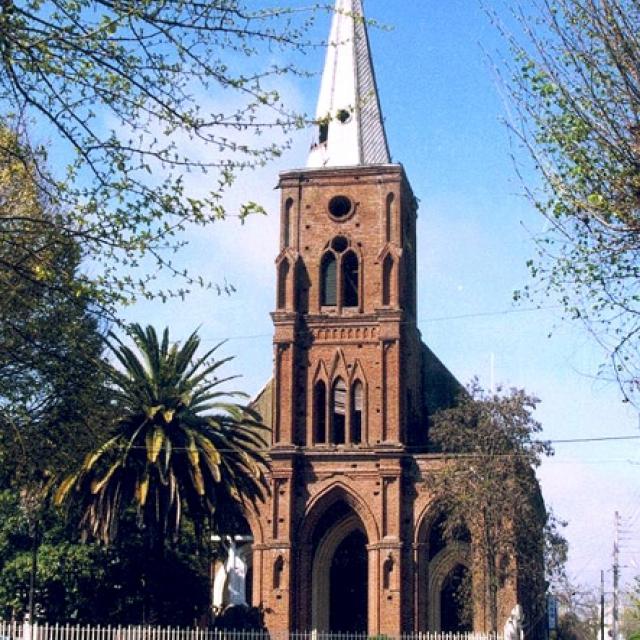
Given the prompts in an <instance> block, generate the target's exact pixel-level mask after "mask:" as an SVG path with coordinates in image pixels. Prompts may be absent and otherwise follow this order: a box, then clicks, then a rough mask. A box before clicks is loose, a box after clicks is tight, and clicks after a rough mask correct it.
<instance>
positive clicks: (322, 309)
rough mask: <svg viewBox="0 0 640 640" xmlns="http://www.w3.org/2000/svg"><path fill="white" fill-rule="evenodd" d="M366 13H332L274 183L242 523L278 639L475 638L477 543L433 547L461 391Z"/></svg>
mask: <svg viewBox="0 0 640 640" xmlns="http://www.w3.org/2000/svg"><path fill="white" fill-rule="evenodd" d="M361 14H362V6H361V2H360V0H338V2H337V9H336V13H335V14H334V18H333V27H332V33H331V40H330V41H331V42H332V43H333V44H332V45H331V46H330V47H329V50H328V53H327V63H326V68H325V73H324V76H323V81H322V88H321V93H320V99H319V106H318V122H319V123H320V124H319V130H318V139H317V141H316V142H315V144H314V146H313V148H312V150H311V153H310V158H309V163H308V166H307V167H306V168H305V169H301V170H295V171H287V172H285V173H283V174H281V175H280V182H279V188H280V192H281V218H280V228H281V232H280V252H279V255H278V256H277V260H276V269H277V294H276V298H277V302H276V306H277V308H276V310H275V311H274V313H273V314H272V316H273V322H274V327H275V328H274V377H273V380H272V381H271V382H270V383H269V385H267V387H266V388H265V390H264V391H263V392H262V394H261V395H260V397H259V398H258V399H257V401H256V407H257V408H258V410H259V411H260V412H261V413H262V415H263V416H264V419H265V421H266V422H267V423H269V424H270V425H271V427H272V445H271V449H270V458H271V472H270V483H271V495H270V496H269V498H268V499H267V501H266V502H265V503H263V504H261V505H260V507H259V510H258V512H257V513H254V512H249V513H247V521H248V524H249V527H250V529H251V534H252V537H253V545H252V552H251V557H250V559H249V563H250V565H251V575H252V578H251V582H252V583H251V589H250V590H251V599H252V602H253V604H254V605H256V606H258V605H259V606H261V607H262V608H263V610H264V614H265V622H266V624H267V627H268V629H269V631H271V632H276V631H289V630H298V631H309V630H317V631H347V632H348V631H361V632H367V633H368V634H369V635H370V636H373V635H377V634H386V635H398V634H400V633H402V632H413V631H427V630H432V631H439V630H443V631H457V630H464V629H467V628H473V629H475V630H485V629H486V628H487V625H488V611H487V606H486V603H485V602H484V599H483V597H482V596H481V595H478V594H482V593H484V590H485V585H484V584H483V582H482V581H483V577H482V572H481V571H480V570H478V568H477V564H478V561H477V559H476V560H474V555H473V541H472V540H471V539H470V538H467V537H464V536H463V537H461V538H460V540H458V541H456V542H447V541H445V540H444V539H443V537H442V535H441V531H440V524H441V522H442V518H443V514H442V513H441V510H439V508H438V504H437V500H436V496H434V495H432V493H431V492H430V490H429V486H428V481H427V473H428V472H429V471H433V470H434V469H437V468H438V465H440V464H442V460H441V458H440V457H439V456H438V455H436V454H433V453H429V452H428V433H427V425H428V423H429V416H430V415H431V414H432V413H433V412H434V411H436V410H437V409H438V408H440V407H442V406H448V405H450V404H451V403H452V402H453V401H454V399H455V396H456V394H457V393H458V392H459V390H460V387H459V384H458V383H457V381H456V380H455V379H454V378H453V376H452V375H451V374H450V373H449V372H448V371H447V369H446V368H445V367H444V366H443V365H442V364H441V362H440V361H439V360H438V359H437V358H436V357H435V355H434V354H433V353H432V352H431V351H430V350H429V349H428V348H427V347H426V346H425V345H424V344H423V343H422V341H421V336H420V332H419V330H418V328H417V323H416V317H417V316H416V314H417V300H416V285H417V271H416V246H417V245H416V221H417V202H416V198H415V197H414V195H413V192H412V190H411V186H410V184H409V181H408V179H407V176H406V174H405V171H404V169H403V167H402V166H401V165H400V164H394V163H392V162H391V160H390V156H389V152H388V147H387V141H386V135H385V131H384V123H383V118H382V116H381V112H380V105H379V101H378V95H377V89H376V84H375V78H374V75H373V67H372V64H371V57H370V51H369V43H368V39H367V33H366V26H365V24H364V23H363V21H362V20H359V19H358V17H357V16H358V15H361ZM354 15H355V16H356V17H355V18H354ZM470 517H473V514H470ZM465 576H468V579H469V580H470V584H471V588H472V591H473V594H474V597H473V602H474V605H473V612H472V620H468V619H467V621H466V622H465V620H464V619H463V616H462V614H461V611H460V604H459V602H458V600H457V598H456V588H457V586H458V585H459V584H460V582H461V581H462V580H463V579H464V578H465ZM523 597H524V596H523V593H522V587H521V585H520V584H519V580H518V579H517V578H516V579H514V580H509V581H507V582H506V583H505V584H504V585H503V587H502V588H501V591H500V593H499V598H498V601H499V619H500V621H501V623H500V624H502V622H503V621H504V620H505V619H506V617H507V616H508V614H509V611H510V610H511V608H512V607H513V606H514V605H515V604H516V603H517V602H520V601H522V598H523Z"/></svg>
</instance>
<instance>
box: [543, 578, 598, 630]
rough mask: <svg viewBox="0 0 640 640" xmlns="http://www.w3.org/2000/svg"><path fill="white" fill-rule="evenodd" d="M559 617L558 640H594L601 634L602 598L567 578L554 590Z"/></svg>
mask: <svg viewBox="0 0 640 640" xmlns="http://www.w3.org/2000/svg"><path fill="white" fill-rule="evenodd" d="M554 596H555V597H556V600H557V601H558V608H559V615H558V628H557V629H556V635H555V638H556V640H593V639H594V638H599V637H600V636H599V634H600V596H599V594H598V593H597V592H596V591H594V590H593V589H590V588H585V587H583V586H579V585H575V584H571V583H570V582H569V580H567V579H566V578H565V579H564V580H562V582H560V583H559V584H557V585H556V586H555V588H554Z"/></svg>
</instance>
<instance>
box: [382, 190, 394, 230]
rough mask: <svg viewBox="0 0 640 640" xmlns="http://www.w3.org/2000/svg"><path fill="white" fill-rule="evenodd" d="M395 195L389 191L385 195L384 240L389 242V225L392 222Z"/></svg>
mask: <svg viewBox="0 0 640 640" xmlns="http://www.w3.org/2000/svg"><path fill="white" fill-rule="evenodd" d="M394 198H395V196H394V195H393V193H390V194H389V195H388V196H387V207H386V215H385V231H384V235H385V241H386V242H391V225H392V224H393V200H394Z"/></svg>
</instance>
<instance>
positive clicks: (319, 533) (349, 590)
mask: <svg viewBox="0 0 640 640" xmlns="http://www.w3.org/2000/svg"><path fill="white" fill-rule="evenodd" d="M367 544H368V540H367V535H366V533H365V529H364V526H363V524H362V521H361V520H360V518H359V517H358V516H357V515H356V514H355V513H354V512H353V511H352V509H351V508H350V507H349V506H348V505H347V504H346V503H344V502H342V501H339V502H336V503H334V504H333V505H332V506H331V507H330V508H329V509H327V511H326V513H325V514H324V515H323V516H322V517H321V518H320V520H319V521H318V523H317V525H316V532H315V535H314V536H313V546H314V553H313V569H312V576H311V579H312V599H311V609H312V610H311V624H312V628H313V629H315V630H317V631H323V632H329V631H330V632H349V633H356V632H361V633H366V632H367V626H368V613H369V612H368V593H369V588H368V585H369V560H368V551H367Z"/></svg>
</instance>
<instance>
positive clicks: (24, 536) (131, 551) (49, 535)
mask: <svg viewBox="0 0 640 640" xmlns="http://www.w3.org/2000/svg"><path fill="white" fill-rule="evenodd" d="M122 528H123V535H122V536H121V537H120V538H119V540H118V541H117V542H116V543H115V544H113V545H111V546H109V547H104V546H102V545H99V544H96V543H92V544H81V543H80V542H79V541H78V540H77V533H76V531H75V529H76V527H75V525H74V523H73V519H72V521H71V522H66V521H65V520H63V519H62V518H61V517H60V514H58V513H56V512H55V511H53V510H50V509H44V510H43V513H42V515H41V522H40V529H41V536H40V545H39V548H38V555H37V574H36V591H35V602H36V607H35V615H36V619H38V620H46V621H47V622H49V623H64V624H66V623H69V622H77V623H79V624H114V623H118V624H140V623H142V622H144V621H145V616H146V611H145V605H146V602H147V601H148V600H149V598H150V593H149V592H153V597H154V598H155V599H156V600H158V601H159V602H160V603H161V608H160V611H161V612H165V613H164V614H163V615H162V616H161V617H160V618H159V620H158V621H160V622H162V623H167V624H168V623H171V624H179V625H191V624H192V623H193V620H194V619H195V618H198V617H200V616H201V615H202V614H203V613H204V612H206V610H207V606H208V556H207V554H204V553H202V550H201V549H200V548H199V545H198V544H197V541H196V539H195V536H194V531H193V527H191V526H185V527H183V530H182V532H181V542H180V545H179V546H172V547H171V548H170V549H168V550H167V553H166V556H165V557H164V558H163V559H162V560H161V561H160V562H158V561H157V560H155V559H154V560H151V559H150V558H149V556H148V554H147V553H146V549H147V545H146V540H145V537H144V534H143V533H141V532H140V530H139V529H138V527H137V526H136V522H135V517H134V514H127V516H126V517H125V519H124V522H123V523H122ZM30 570H31V534H30V525H29V522H28V518H27V515H26V513H25V512H24V510H23V509H22V507H21V505H20V502H19V500H18V499H17V498H16V495H15V493H14V492H10V491H0V618H3V619H11V618H12V617H14V616H15V617H16V618H17V619H21V618H22V617H23V615H24V614H25V613H26V611H27V603H28V590H29V576H30Z"/></svg>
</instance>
